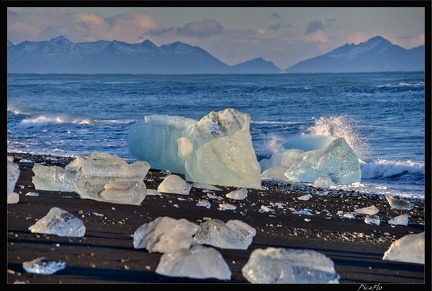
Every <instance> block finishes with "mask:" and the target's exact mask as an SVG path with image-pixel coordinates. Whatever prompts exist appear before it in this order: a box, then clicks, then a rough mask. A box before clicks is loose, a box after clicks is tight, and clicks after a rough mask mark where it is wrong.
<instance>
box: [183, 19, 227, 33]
mask: <svg viewBox="0 0 432 291" xmlns="http://www.w3.org/2000/svg"><path fill="white" fill-rule="evenodd" d="M222 31H223V26H222V25H221V24H220V23H219V22H217V21H216V20H214V19H209V20H207V19H206V20H203V21H194V22H190V23H187V24H185V25H184V26H183V27H179V28H178V29H177V34H178V35H181V36H192V37H198V38H206V37H209V36H212V35H217V34H220V33H222Z"/></svg>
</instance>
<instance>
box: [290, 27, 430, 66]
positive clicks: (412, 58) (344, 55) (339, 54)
mask: <svg viewBox="0 0 432 291" xmlns="http://www.w3.org/2000/svg"><path fill="white" fill-rule="evenodd" d="M424 66H425V51H424V46H419V47H416V48H412V49H409V50H407V49H404V48H402V47H400V46H398V45H393V44H392V43H391V42H389V41H388V40H386V39H385V38H383V37H381V36H375V37H373V38H371V39H369V40H368V41H366V42H363V43H360V44H358V45H354V44H345V45H343V46H341V47H339V48H337V49H335V50H333V51H331V52H329V53H326V54H324V55H321V56H318V57H315V58H311V59H307V60H304V61H301V62H299V63H297V64H296V65H294V66H291V67H289V68H287V69H286V70H285V72H287V73H327V72H329V73H339V72H346V73H349V72H386V71H424V69H425V68H424Z"/></svg>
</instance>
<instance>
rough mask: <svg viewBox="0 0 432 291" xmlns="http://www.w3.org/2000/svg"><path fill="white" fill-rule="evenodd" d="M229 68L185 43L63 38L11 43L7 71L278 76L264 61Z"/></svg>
mask: <svg viewBox="0 0 432 291" xmlns="http://www.w3.org/2000/svg"><path fill="white" fill-rule="evenodd" d="M251 62H253V63H254V65H253V66H250V65H247V63H248V62H245V63H243V64H238V65H235V66H229V65H227V64H225V63H223V62H221V61H220V60H218V59H217V58H215V57H213V56H212V55H211V54H209V53H208V52H206V51H205V50H203V49H201V48H199V47H197V46H191V45H188V44H185V43H182V42H174V43H171V44H165V45H162V46H160V47H158V46H156V45H155V44H153V43H152V42H151V41H149V40H145V41H143V42H141V43H135V44H129V43H125V42H121V41H116V40H114V41H103V40H101V41H95V42H78V43H74V42H71V41H70V40H68V39H66V38H65V37H63V36H59V37H56V38H53V39H51V40H49V41H24V42H22V43H19V44H16V45H14V44H13V43H11V42H10V41H8V42H7V69H8V73H77V74H79V73H84V74H96V73H97V74H101V73H102V74H111V73H124V74H227V73H241V74H249V73H279V72H280V71H281V70H280V69H279V68H277V67H276V66H275V65H274V64H273V63H271V62H266V61H264V60H262V61H260V62H256V61H253V60H252V61H251Z"/></svg>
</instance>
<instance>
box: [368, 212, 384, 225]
mask: <svg viewBox="0 0 432 291" xmlns="http://www.w3.org/2000/svg"><path fill="white" fill-rule="evenodd" d="M364 222H366V223H367V224H375V225H380V218H379V216H378V215H375V214H366V217H365V219H364Z"/></svg>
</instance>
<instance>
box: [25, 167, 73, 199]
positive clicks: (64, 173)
mask: <svg viewBox="0 0 432 291" xmlns="http://www.w3.org/2000/svg"><path fill="white" fill-rule="evenodd" d="M33 172H34V174H35V175H34V176H33V177H32V182H33V184H34V186H35V189H38V190H47V191H64V192H74V191H75V176H76V173H75V172H71V171H69V170H66V169H63V168H62V167H59V166H55V165H54V166H47V165H41V164H34V166H33Z"/></svg>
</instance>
